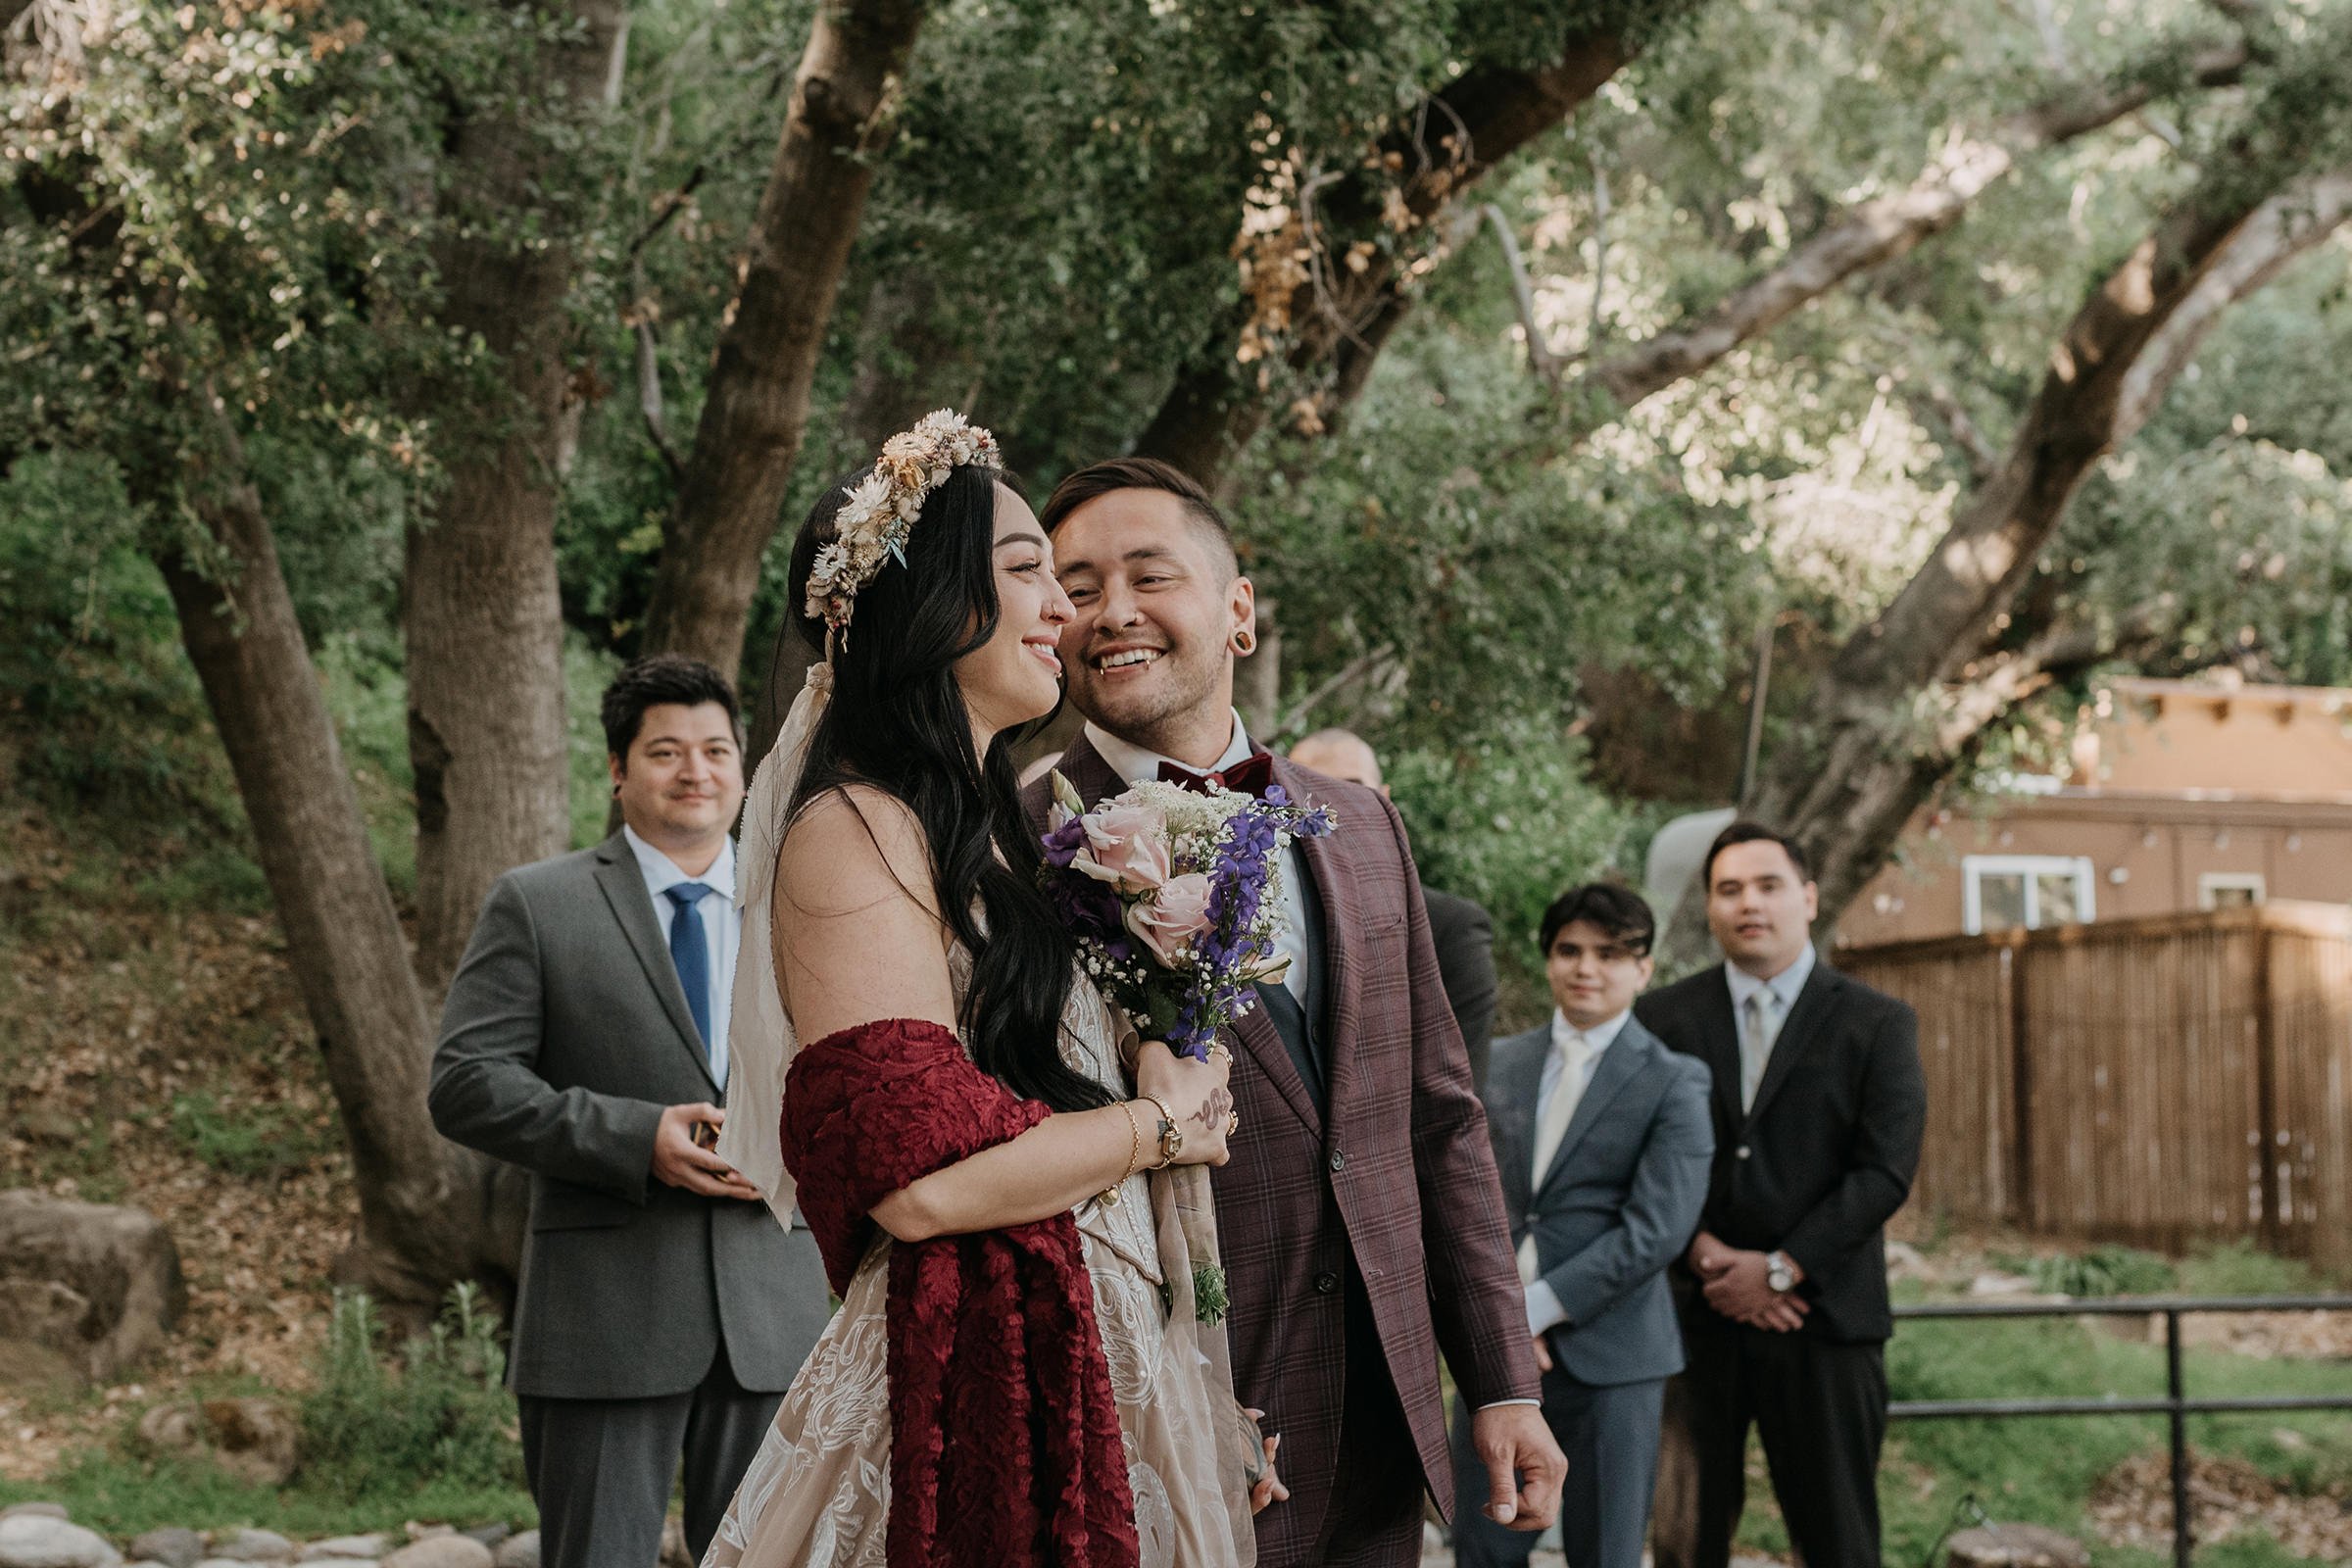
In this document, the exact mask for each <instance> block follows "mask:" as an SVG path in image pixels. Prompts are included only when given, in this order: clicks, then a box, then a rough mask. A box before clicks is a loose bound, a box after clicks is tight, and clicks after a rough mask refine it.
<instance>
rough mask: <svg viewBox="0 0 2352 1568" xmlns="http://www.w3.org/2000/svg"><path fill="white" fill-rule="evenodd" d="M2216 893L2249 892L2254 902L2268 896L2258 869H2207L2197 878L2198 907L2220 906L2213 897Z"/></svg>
mask: <svg viewBox="0 0 2352 1568" xmlns="http://www.w3.org/2000/svg"><path fill="white" fill-rule="evenodd" d="M2217 893H2251V894H2253V895H2254V899H2253V902H2254V903H2256V904H2260V903H2262V902H2263V901H2264V900H2266V899H2268V898H2269V897H2270V889H2269V887H2268V885H2267V884H2266V883H2265V882H2264V880H2263V875H2262V873H2261V872H2260V871H2207V872H2205V873H2204V874H2202V875H2201V876H2199V877H2198V878H2197V907H2198V908H2200V909H2214V908H2219V907H2221V906H2220V904H2219V902H2218V901H2217V900H2216V899H2215V897H2214V895H2215V894H2217Z"/></svg>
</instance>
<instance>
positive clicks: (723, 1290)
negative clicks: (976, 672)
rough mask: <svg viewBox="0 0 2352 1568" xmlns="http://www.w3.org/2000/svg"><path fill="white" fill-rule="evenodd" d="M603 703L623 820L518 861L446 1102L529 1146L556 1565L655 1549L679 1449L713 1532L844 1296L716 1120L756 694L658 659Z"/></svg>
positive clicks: (530, 1456) (699, 1513) (445, 1019)
mask: <svg viewBox="0 0 2352 1568" xmlns="http://www.w3.org/2000/svg"><path fill="white" fill-rule="evenodd" d="M604 725H605V740H606V745H607V748H608V751H609V754H610V756H609V761H610V765H611V768H612V774H613V798H614V799H615V800H617V801H618V802H619V803H620V814H621V820H622V822H623V824H624V825H623V827H622V828H621V830H620V831H619V832H618V833H615V834H613V837H611V838H609V839H607V840H606V841H605V842H604V843H602V844H600V845H598V846H597V847H596V848H595V849H593V850H583V851H581V852H579V853H577V854H574V855H564V856H558V857H557V858H554V859H552V860H541V861H539V862H538V863H537V864H535V865H526V866H522V867H519V868H518V869H515V870H513V871H509V872H508V873H507V874H506V875H505V876H503V877H501V878H500V879H499V880H498V883H497V884H496V886H494V887H493V888H492V889H491V890H490V897H489V898H488V900H487V901H486V902H485V903H484V904H483V907H482V914H481V919H480V922H479V923H478V924H477V925H476V926H475V927H474V932H473V940H472V942H471V943H470V944H469V945H468V946H467V948H466V956H465V959H464V961H463V962H462V963H461V964H460V965H459V967H458V973H457V978H456V979H455V980H453V981H452V982H451V983H450V990H449V1003H448V1005H447V1007H446V1009H445V1010H444V1012H443V1015H442V1026H441V1043H440V1048H439V1050H438V1051H436V1052H435V1054H434V1056H433V1077H432V1101H431V1103H432V1113H433V1124H434V1125H435V1126H437V1127H439V1128H440V1129H441V1131H442V1132H443V1134H445V1135H446V1136H448V1137H450V1138H453V1139H455V1140H457V1141H458V1142H459V1143H462V1144H466V1145H469V1146H470V1147H472V1148H475V1149H478V1150H481V1151H482V1152H485V1153H489V1154H494V1155H496V1156H497V1157H499V1158H500V1159H504V1160H509V1161H512V1162H513V1163H515V1164H516V1165H520V1166H522V1167H523V1168H524V1169H526V1170H528V1171H529V1172H530V1173H531V1219H530V1234H529V1237H528V1239H527V1241H526V1242H525V1243H524V1246H523V1254H522V1280H521V1293H520V1299H519V1300H518V1302H517V1304H516V1307H515V1345H514V1353H513V1357H512V1370H511V1372H510V1376H511V1378H512V1381H513V1383H514V1386H515V1395H516V1397H517V1399H518V1401H519V1403H520V1406H521V1415H522V1452H523V1464H524V1468H525V1470H526V1471H527V1473H528V1475H529V1478H530V1484H531V1494H532V1495H533V1497H535V1498H536V1499H537V1501H538V1504H539V1523H540V1550H541V1559H542V1560H543V1561H545V1562H546V1563H548V1564H549V1565H550V1568H588V1565H590V1564H594V1565H596V1568H613V1565H621V1568H652V1565H653V1564H654V1563H655V1561H656V1560H657V1559H658V1557H659V1556H660V1554H661V1548H662V1519H663V1516H664V1515H665V1514H666V1513H667V1511H668V1504H669V1495H670V1487H671V1483H672V1481H673V1480H674V1478H675V1477H676V1475H677V1472H678V1463H679V1456H680V1453H681V1451H682V1452H683V1454H684V1458H685V1466H686V1539H687V1544H688V1545H689V1546H690V1547H691V1548H692V1550H693V1552H694V1555H695V1556H696V1558H697V1559H700V1558H701V1556H702V1554H703V1552H704V1550H705V1549H706V1548H707V1547H708V1546H709V1545H710V1544H711V1536H712V1535H713V1534H714V1533H715V1532H716V1530H717V1528H718V1523H719V1520H720V1519H721V1518H722V1517H723V1516H724V1514H725V1511H726V1507H727V1502H728V1500H729V1498H731V1497H732V1496H733V1495H734V1492H735V1487H736V1483H737V1482H738V1481H740V1480H741V1479H742V1476H743V1472H744V1470H745V1468H746V1467H747V1466H749V1465H750V1463H751V1461H752V1456H753V1454H754V1453H755V1452H757V1451H758V1449H759V1446H760V1439H761V1437H762V1436H763V1435H764V1434H765V1433H766V1430H767V1427H768V1425H769V1423H770V1422H771V1421H772V1420H773V1419H774V1418H775V1411H776V1406H777V1404H778V1403H779V1402H780V1401H781V1399H782V1397H783V1394H784V1390H785V1389H786V1388H787V1387H789V1386H790V1384H791V1382H792V1378H793V1375H794V1374H795V1373H796V1372H798V1371H799V1370H800V1366H801V1362H802V1360H803V1359H804V1358H805V1357H806V1356H807V1355H808V1353H809V1347H810V1346H811V1345H813V1344H814V1343H815V1340H816V1336H817V1333H818V1331H819V1330H821V1329H822V1328H823V1327H824V1323H825V1318H826V1313H827V1299H826V1294H825V1276H824V1267H823V1264H822V1262H821V1261H820V1260H819V1259H818V1257H817V1252H816V1245H815V1243H814V1241H813V1240H812V1239H811V1238H810V1237H809V1233H808V1232H807V1231H806V1230H803V1229H799V1228H797V1227H796V1228H793V1229H790V1230H787V1229H785V1228H784V1227H783V1226H781V1225H778V1224H777V1223H776V1221H775V1219H774V1217H773V1216H772V1215H771V1214H770V1213H769V1212H768V1210H767V1207H766V1205H765V1204H763V1203H762V1202H761V1201H760V1195H759V1193H758V1192H756V1191H755V1190H754V1189H753V1188H752V1187H751V1186H750V1185H749V1184H748V1183H746V1182H745V1181H744V1180H743V1178H742V1177H740V1176H738V1175H736V1174H735V1173H734V1172H733V1171H731V1170H729V1169H728V1168H727V1166H726V1165H725V1163H724V1162H723V1161H721V1160H720V1159H719V1158H718V1156H717V1155H715V1154H713V1153H711V1152H709V1151H708V1150H707V1149H706V1148H704V1147H702V1146H703V1144H704V1143H707V1142H709V1141H710V1139H711V1136H712V1132H713V1130H714V1129H715V1128H716V1126H717V1124H718V1123H719V1122H720V1121H722V1120H723V1119H724V1116H725V1112H724V1111H722V1110H720V1109H719V1107H718V1104H717V1103H715V1102H719V1101H721V1100H723V1099H724V1090H725V1085H726V1077H727V1013H728V1004H729V993H730V990H731V983H732V980H733V975H734V967H735V947H736V942H737V940H738V937H739V934H740V930H741V919H740V916H739V915H738V914H737V912H736V910H735V907H734V905H735V900H734V886H735V846H734V841H733V840H732V839H731V838H730V837H729V835H728V829H729V828H730V827H731V826H732V825H733V823H734V821H735V814H736V812H737V810H739V809H741V807H742V805H743V790H744V784H743V755H742V736H741V731H740V728H739V725H738V720H737V717H736V709H735V694H734V692H733V691H732V690H730V689H729V687H728V685H727V683H726V681H725V680H724V679H723V678H722V677H721V676H720V675H719V673H718V672H717V671H716V670H714V669H712V668H711V666H710V665H708V664H704V663H699V662H695V661H692V660H686V659H678V658H675V657H669V656H663V657H657V658H653V659H646V660H640V661H638V662H636V663H634V664H631V665H630V666H629V667H628V668H626V669H624V670H622V671H621V673H620V675H619V676H618V677H617V678H616V679H615V680H614V681H613V685H612V687H611V688H610V689H609V690H607V692H606V693H605V700H604Z"/></svg>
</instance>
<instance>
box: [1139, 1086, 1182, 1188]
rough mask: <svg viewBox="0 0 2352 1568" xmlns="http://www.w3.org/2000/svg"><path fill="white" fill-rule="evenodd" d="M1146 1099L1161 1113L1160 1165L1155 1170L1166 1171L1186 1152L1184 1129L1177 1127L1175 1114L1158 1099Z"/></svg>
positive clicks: (1146, 1097)
mask: <svg viewBox="0 0 2352 1568" xmlns="http://www.w3.org/2000/svg"><path fill="white" fill-rule="evenodd" d="M1144 1098H1145V1099H1146V1100H1149V1101H1151V1102H1152V1108H1153V1109H1154V1110H1157V1111H1158V1112H1159V1163H1158V1164H1157V1165H1156V1166H1154V1167H1153V1168H1154V1169H1156V1170H1166V1169H1167V1168H1168V1167H1169V1166H1170V1165H1173V1164H1175V1163H1176V1156H1177V1155H1178V1154H1181V1153H1183V1152H1184V1129H1183V1128H1182V1127H1179V1126H1177V1125H1176V1114H1175V1112H1174V1111H1171V1110H1170V1109H1168V1107H1167V1106H1166V1105H1165V1104H1163V1103H1160V1101H1159V1100H1158V1098H1157V1097H1155V1096H1152V1095H1146V1096H1145V1097H1144Z"/></svg>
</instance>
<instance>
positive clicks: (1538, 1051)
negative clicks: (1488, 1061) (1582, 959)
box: [1487, 1024, 1551, 1214]
mask: <svg viewBox="0 0 2352 1568" xmlns="http://www.w3.org/2000/svg"><path fill="white" fill-rule="evenodd" d="M1550 1050H1551V1026H1550V1025H1549V1024H1544V1025H1541V1026H1539V1027H1538V1028H1535V1029H1532V1030H1530V1031H1529V1032H1527V1033H1526V1034H1523V1035H1514V1036H1512V1037H1511V1038H1510V1039H1509V1040H1506V1041H1503V1042H1502V1043H1501V1044H1500V1045H1499V1046H1498V1047H1497V1048H1496V1049H1495V1060H1494V1063H1493V1065H1492V1067H1491V1068H1490V1069H1489V1077H1488V1083H1489V1085H1490V1087H1491V1090H1492V1093H1491V1095H1490V1097H1489V1108H1488V1111H1487V1117H1488V1120H1490V1121H1491V1122H1493V1123H1494V1125H1495V1131H1497V1132H1499V1133H1500V1134H1501V1135H1502V1138H1501V1144H1502V1157H1501V1159H1500V1160H1499V1161H1498V1163H1499V1164H1500V1165H1501V1167H1502V1169H1501V1172H1500V1174H1501V1176H1502V1196H1503V1201H1504V1202H1505V1203H1507V1204H1508V1205H1509V1207H1510V1211H1511V1212H1512V1213H1514V1214H1524V1213H1525V1212H1527V1205H1528V1200H1529V1199H1530V1198H1531V1197H1532V1196H1533V1195H1534V1185H1535V1173H1534V1172H1533V1171H1532V1170H1530V1169H1529V1166H1531V1165H1532V1164H1534V1162H1535V1157H1536V1097H1537V1096H1538V1095H1539V1094H1541V1093H1542V1092H1543V1087H1544V1056H1545V1055H1546V1054H1548V1053H1549V1052H1550Z"/></svg>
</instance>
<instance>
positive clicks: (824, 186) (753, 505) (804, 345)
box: [644, 0, 923, 677]
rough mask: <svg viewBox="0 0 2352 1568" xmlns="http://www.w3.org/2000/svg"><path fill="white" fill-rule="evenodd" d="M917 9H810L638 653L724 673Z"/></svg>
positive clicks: (913, 2) (804, 419)
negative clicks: (674, 657) (689, 659)
mask: <svg viewBox="0 0 2352 1568" xmlns="http://www.w3.org/2000/svg"><path fill="white" fill-rule="evenodd" d="M922 14H923V13H922V5H921V4H920V0H841V3H840V4H838V5H833V4H828V5H823V6H820V7H818V9H817V13H816V20H815V21H814V22H813V23H812V24H810V25H809V42H808V45H807V47H806V48H805V49H804V50H803V51H802V54H801V67H800V74H799V76H798V77H797V78H796V79H795V81H794V83H793V89H792V107H791V109H790V111H789V112H788V113H787V115H786V117H785V122H784V133H783V136H782V137H781V139H780V140H779V141H778V142H777V144H776V158H775V163H774V165H773V167H772V168H771V169H770V170H769V172H768V179H767V189H766V190H765V191H764V192H763V193H762V194H761V196H760V212H759V216H758V218H757V220H756V221H755V222H754V225H753V237H752V246H751V253H750V255H749V256H748V257H747V258H746V260H745V263H744V272H743V284H742V287H741V289H740V290H738V292H737V294H736V296H735V301H734V303H733V305H732V306H730V307H729V309H728V313H727V319H726V326H725V328H724V329H723V330H722V331H721V332H720V334H719V339H718V351H717V354H716V357H715V359H714V361H713V363H712V366H711V382H710V389H709V396H708V398H707V400H706V401H705V403H704V404H703V416H702V420H701V422H700V424H698V425H697V427H696V429H695V434H694V451H693V453H692V455H691V456H690V457H688V459H687V460H686V472H685V476H684V478H683V479H682V480H681V481H680V484H679V490H678V500H677V505H676V507H675V508H674V509H672V511H671V513H670V515H669V518H668V520H667V522H666V523H665V524H664V526H663V528H662V560H661V562H660V564H658V565H657V566H656V568H655V571H654V585H653V592H652V599H651V602H650V603H649V604H648V606H647V608H646V617H645V638H644V646H645V649H646V651H647V652H649V653H650V652H655V651H663V652H669V653H679V654H688V655H691V656H693V657H694V658H696V659H701V660H705V661H708V662H710V663H711V664H714V665H716V666H717V667H718V668H719V669H720V670H721V671H723V672H725V673H726V674H727V675H729V676H730V677H732V676H733V675H734V674H735V672H736V671H737V670H738V669H739V668H740V667H741V665H742V662H743V637H744V628H745V625H746V623H747V622H748V621H749V619H750V618H751V608H752V594H753V591H754V590H755V589H756V588H757V587H758V586H759V581H760V558H761V556H763V555H764V554H765V553H766V550H767V545H768V541H769V540H770V539H771V538H773V537H774V536H775V532H776V524H777V515H776V514H777V510H778V508H780V507H781V506H782V505H783V500H784V489H785V485H786V483H787V481H789V480H790V479H791V477H792V465H793V460H794V458H796V457H797V456H798V455H799V453H800V450H801V435H802V432H803V430H804V428H805V427H806V425H807V424H808V420H809V385H810V383H811V382H812V381H813V380H814V379H815V375H816V368H817V362H818V360H819V359H820V357H821V356H822V353H823V350H824V344H825V325H826V323H827V322H828V321H829V320H830V319H832V315H833V301H834V297H835V295H836V294H837V293H838V292H839V290H840V288H841V276H842V272H843V270H845V269H846V268H847V267H848V265H849V259H850V244H851V242H852V241H853V240H854V239H855V238H856V237H857V234H858V222H859V221H860V220H861V219H862V218H863V217H864V214H865V200H866V195H867V193H868V192H869V191H870V190H871V189H872V188H873V182H874V165H873V161H872V159H871V158H870V157H869V156H868V153H869V152H870V149H871V146H872V133H873V129H874V125H875V123H876V122H877V121H879V120H880V119H882V118H883V117H884V116H885V115H886V114H887V112H888V110H889V107H890V101H891V97H892V92H893V84H894V80H895V78H896V77H897V76H898V74H899V73H900V72H902V71H903V70H904V69H905V68H906V64H907V54H908V53H909V52H910V51H911V50H912V49H913V47H914V38H915V32H916V30H917V28H918V27H919V25H921V22H922Z"/></svg>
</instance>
